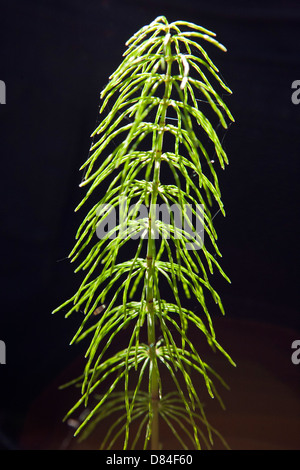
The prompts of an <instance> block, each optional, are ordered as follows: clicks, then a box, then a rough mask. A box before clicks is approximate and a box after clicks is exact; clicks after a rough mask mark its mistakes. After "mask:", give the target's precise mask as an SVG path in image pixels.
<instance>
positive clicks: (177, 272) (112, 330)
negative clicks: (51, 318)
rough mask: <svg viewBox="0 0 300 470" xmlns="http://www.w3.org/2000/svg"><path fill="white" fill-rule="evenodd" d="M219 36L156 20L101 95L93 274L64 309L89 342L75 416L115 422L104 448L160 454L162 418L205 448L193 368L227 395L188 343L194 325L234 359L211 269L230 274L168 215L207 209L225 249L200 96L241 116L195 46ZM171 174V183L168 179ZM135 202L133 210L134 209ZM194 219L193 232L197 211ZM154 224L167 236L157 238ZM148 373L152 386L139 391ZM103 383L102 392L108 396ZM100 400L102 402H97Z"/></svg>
mask: <svg viewBox="0 0 300 470" xmlns="http://www.w3.org/2000/svg"><path fill="white" fill-rule="evenodd" d="M180 28H183V29H184V31H181V29H180ZM214 36H215V35H214V33H212V32H210V31H208V30H206V29H204V28H202V27H200V26H197V25H194V24H191V23H188V22H185V21H177V22H174V23H171V24H169V23H168V22H167V20H166V18H164V17H159V18H157V19H156V20H155V21H153V22H152V23H151V24H150V25H148V26H145V27H144V28H142V29H141V30H140V31H138V32H137V33H136V34H135V35H134V36H133V37H132V38H131V39H130V40H129V41H128V42H127V46H128V49H127V50H126V52H125V53H124V56H125V58H124V60H123V62H122V63H121V65H120V66H119V67H118V69H117V70H116V71H115V72H114V73H113V74H112V76H111V77H110V81H109V83H108V84H107V85H106V87H105V88H104V90H103V91H102V93H101V98H102V99H103V105H102V108H101V111H100V112H101V113H102V112H103V111H104V110H105V109H108V111H107V113H106V116H105V117H104V118H103V120H102V122H101V123H100V125H99V127H98V128H97V129H96V130H95V132H94V133H93V136H94V138H95V137H98V140H97V141H96V143H93V145H92V147H91V151H92V153H91V154H90V156H89V158H88V160H87V161H86V163H85V164H84V165H83V167H82V168H84V169H85V175H84V179H83V182H82V184H81V186H86V185H89V189H88V191H87V194H86V196H85V197H84V199H83V200H82V202H81V203H80V204H79V207H81V206H82V205H83V204H84V203H85V202H86V201H87V199H88V198H89V197H90V196H91V195H92V193H93V196H94V195H95V190H96V189H98V187H99V185H104V183H107V186H106V188H105V191H106V192H105V195H104V196H102V197H101V198H100V200H98V202H97V203H96V204H95V205H94V207H92V209H90V211H89V212H88V214H87V216H86V217H85V219H84V221H83V223H82V224H81V226H80V228H79V230H78V233H77V243H76V245H75V247H74V249H73V251H72V252H71V254H70V258H71V260H72V261H75V259H77V258H78V257H79V255H82V254H83V252H84V250H85V249H86V248H88V247H89V246H91V248H90V249H89V251H88V252H87V254H86V256H85V258H84V259H83V261H81V262H80V264H79V266H78V268H77V270H76V271H78V270H81V269H82V270H85V271H86V272H87V274H86V276H85V278H84V280H83V282H82V283H81V285H80V287H79V289H78V291H77V293H76V294H75V295H74V296H73V297H72V298H71V299H69V300H68V301H67V302H65V303H64V304H63V305H62V306H61V307H59V309H60V308H62V307H63V306H65V305H67V304H71V307H70V309H69V311H68V312H67V314H66V316H68V315H70V314H71V313H72V312H73V311H79V310H80V311H84V314H85V317H84V319H83V321H82V324H81V326H80V327H79V329H78V331H77V333H76V334H75V336H74V338H73V340H72V342H73V343H74V342H78V341H81V340H83V339H84V338H86V337H91V340H90V345H89V347H88V350H87V353H86V358H87V362H86V366H85V369H84V372H83V374H82V376H81V377H79V378H78V379H76V380H74V381H73V382H72V383H77V384H81V394H82V396H81V398H80V400H79V401H78V402H77V403H76V405H75V406H74V407H73V408H72V410H70V412H69V414H68V415H67V416H69V415H70V414H71V413H73V412H74V411H75V410H77V409H78V407H80V405H85V406H86V405H87V404H89V408H90V412H89V414H88V415H87V416H86V418H85V420H84V421H83V422H82V424H81V425H80V426H79V428H78V429H77V431H76V433H75V434H78V433H79V432H80V431H83V435H85V434H87V433H89V432H90V431H91V430H92V429H93V428H94V427H95V425H96V424H97V423H98V422H100V421H101V420H102V419H105V418H109V419H110V420H112V419H113V424H112V425H111V427H110V429H109V430H108V432H107V435H106V438H105V440H104V442H103V443H102V446H103V447H106V448H110V447H112V446H113V445H114V442H115V440H116V439H117V438H118V437H119V436H121V435H122V436H123V438H124V448H125V449H127V448H129V447H131V448H134V447H135V446H136V444H137V442H136V440H137V437H138V435H139V434H141V435H142V436H144V438H143V439H144V444H143V445H144V448H147V446H148V444H149V440H150V439H151V448H152V449H158V448H159V421H160V420H163V421H165V422H166V423H167V424H168V426H169V427H170V429H171V431H172V432H173V434H174V435H175V436H176V438H177V439H178V441H179V442H180V444H181V445H182V447H183V448H188V446H189V445H193V446H195V447H196V448H201V447H202V444H201V441H203V443H204V445H206V446H207V447H209V446H210V445H211V443H212V434H213V433H214V432H216V431H214V429H213V428H212V427H211V426H210V424H209V423H208V421H207V419H206V416H205V413H204V409H203V404H202V403H201V402H200V400H199V397H198V394H197V390H196V388H195V386H194V384H193V382H192V378H191V370H194V371H196V372H197V373H199V374H200V375H201V376H202V377H203V379H204V383H205V385H206V388H207V391H208V393H209V395H210V396H212V397H214V396H216V397H217V398H218V399H220V398H219V395H218V393H217V391H216V388H215V385H214V382H213V380H212V377H213V376H214V377H217V378H220V377H219V376H218V375H217V374H216V373H215V372H214V371H213V370H212V369H211V367H210V366H209V365H208V364H207V363H205V361H204V360H203V359H202V358H201V357H200V356H199V354H198V352H197V349H196V347H195V345H194V344H193V343H192V341H191V340H190V339H189V336H188V326H189V325H191V326H193V327H195V328H196V329H197V330H198V331H199V333H200V332H201V333H202V334H203V335H204V336H205V338H206V340H207V342H208V344H209V345H210V346H211V348H212V349H214V350H215V349H217V350H220V351H221V352H222V353H223V354H224V355H225V356H226V357H227V358H228V359H229V361H230V362H231V363H233V361H232V360H231V358H230V357H229V355H228V354H227V353H226V352H225V351H224V350H223V348H222V347H221V346H220V345H219V343H218V342H217V340H216V337H215V332H214V328H213V324H212V320H211V316H210V314H209V311H208V307H207V303H206V300H205V299H206V297H205V294H206V292H209V293H210V294H211V296H212V298H213V300H214V301H215V303H216V304H217V305H218V306H219V308H220V310H221V312H223V307H222V303H221V299H220V297H219V295H218V294H217V292H216V291H215V290H214V289H213V287H212V286H211V284H210V280H209V276H210V274H212V273H213V268H216V269H217V270H218V271H219V272H220V273H221V274H222V275H223V276H224V277H225V278H226V279H227V280H228V278H227V276H226V275H225V274H224V272H223V271H222V269H221V267H220V265H219V264H218V262H217V261H216V259H215V256H213V255H212V253H211V252H210V251H209V249H208V248H207V247H206V245H204V244H202V245H201V244H200V243H199V242H198V246H197V247H196V248H195V249H194V250H190V249H188V243H189V242H190V238H191V236H190V232H187V231H185V230H182V231H181V236H177V237H176V236H175V224H174V218H173V217H172V210H171V204H174V203H176V204H177V205H178V206H179V207H180V208H181V210H182V217H183V218H184V219H186V218H187V214H186V212H185V207H186V205H187V204H189V206H191V205H192V207H196V206H197V205H199V204H201V207H203V221H204V230H205V234H206V238H207V239H208V241H209V243H210V245H211V246H212V249H213V250H214V253H217V254H219V255H220V252H219V249H218V247H217V244H216V239H217V235H216V232H215V229H214V227H213V222H212V215H211V212H210V209H209V207H210V206H212V203H213V201H216V203H217V204H218V207H219V210H221V211H222V213H223V214H224V209H223V204H222V202H221V195H220V190H219V185H218V178H217V174H216V171H215V169H214V165H213V162H212V161H211V157H210V156H209V155H208V151H207V150H206V148H207V145H212V149H213V152H215V154H216V158H217V159H218V160H219V163H220V165H221V167H222V168H224V166H225V164H226V163H227V156H226V153H225V151H224V149H223V148H222V145H221V143H220V140H219V138H218V136H217V133H216V131H215V130H214V128H213V125H212V123H211V121H210V120H209V119H208V117H206V116H205V115H204V112H203V111H202V110H201V109H200V107H199V103H200V102H201V101H205V103H206V105H207V104H208V105H209V106H208V108H209V110H210V112H211V114H212V116H213V115H214V116H216V118H217V120H218V122H220V123H221V124H222V126H223V127H224V128H227V124H226V117H227V118H229V119H230V120H233V118H232V116H231V114H230V112H229V110H228V108H227V106H226V105H225V103H224V102H223V100H222V98H221V97H220V95H219V94H218V93H217V92H216V91H215V89H214V88H213V85H212V84H211V83H210V81H209V80H208V78H207V76H206V73H207V72H208V73H209V74H210V75H211V76H212V80H215V82H216V84H217V85H220V86H221V87H222V88H223V89H224V90H225V91H227V92H228V93H231V92H230V90H229V89H228V87H227V86H226V85H225V84H224V82H223V81H222V80H221V79H220V77H219V75H218V69H217V68H216V66H215V65H214V64H213V63H212V61H211V60H210V58H209V57H208V55H207V53H206V52H205V50H204V49H203V47H202V45H200V44H199V43H197V42H196V41H195V38H196V39H200V40H203V41H206V42H210V43H212V44H214V45H216V46H217V47H219V48H221V49H223V50H224V49H225V48H224V47H223V46H222V45H220V44H219V43H218V42H217V41H216V40H215V39H214ZM193 51H195V52H193ZM197 94H198V96H199V97H200V98H198V99H197ZM108 103H109V108H108ZM196 130H197V133H196ZM198 131H199V132H198ZM201 132H202V134H201ZM198 134H199V135H198ZM118 139H119V140H118ZM204 142H205V144H204ZM100 157H101V158H102V160H101V161H100ZM205 171H206V173H205ZM167 172H169V176H170V178H173V184H166V183H162V179H163V176H164V175H165V174H167ZM207 173H208V174H207ZM121 200H122V201H124V200H125V201H126V204H127V206H126V211H127V214H128V216H127V217H128V220H127V227H126V228H125V229H124V227H123V226H122V221H120V223H119V224H118V225H116V226H114V227H113V228H112V229H110V231H108V232H107V234H106V236H104V237H103V238H101V239H96V241H95V240H94V236H95V231H96V227H97V226H99V224H103V223H105V218H106V217H107V211H103V210H102V211H101V210H100V209H101V208H103V207H105V206H106V207H107V206H109V207H111V208H116V207H118V206H119V205H120V201H121ZM158 201H161V202H163V203H164V204H166V205H167V207H168V209H169V212H170V223H169V224H166V223H165V222H164V221H158V220H156V214H155V210H154V209H155V206H156V204H157V203H158ZM142 205H146V207H147V208H148V209H149V210H148V214H149V215H148V217H147V218H146V219H144V220H143V219H141V218H137V214H138V212H139V208H140V207H141V206H142ZM129 206H130V207H131V208H132V207H133V210H131V212H130V211H129V212H128V209H129ZM123 209H124V207H123ZM194 212H195V211H194ZM194 215H195V213H194ZM189 225H190V226H193V227H194V223H193V222H192V218H190V219H189ZM145 227H146V236H145ZM142 229H143V230H142ZM141 231H143V232H144V234H143V236H140V237H139V241H137V242H136V248H135V252H134V256H133V258H131V259H128V256H127V258H126V260H125V261H120V260H119V256H120V255H121V252H122V248H123V247H125V250H126V243H128V242H129V239H131V238H133V235H137V234H141ZM155 231H158V233H159V237H155V236H154V233H155ZM166 233H168V234H169V236H168V237H166V236H164V235H165V234H166ZM135 238H136V239H137V238H138V237H137V236H136V237H135ZM130 243H133V242H132V241H131V242H130ZM127 246H128V245H127ZM127 251H128V248H127ZM162 279H165V281H166V283H167V284H168V285H169V287H170V288H171V292H172V299H171V300H164V299H163V297H162V295H161V293H162V288H161V281H162ZM182 294H186V296H187V297H190V296H191V295H192V296H193V297H195V298H196V299H197V300H198V302H199V303H200V305H201V307H202V310H203V313H204V318H203V319H201V318H199V317H198V316H197V315H196V314H195V313H194V312H193V311H191V310H189V309H188V308H186V307H184V306H183V305H182V302H181V299H182ZM104 303H105V307H103V306H102V305H103V304H104ZM100 306H102V307H101V308H99V307H100ZM59 309H57V310H59ZM95 312H96V313H97V314H98V315H97V316H96V317H95V315H93V314H95ZM99 312H100V313H99ZM92 319H94V320H92ZM125 328H127V329H126V335H127V336H126V337H127V338H128V345H127V347H126V348H125V349H122V350H119V351H118V352H117V353H115V354H114V355H111V356H109V354H108V353H109V350H110V346H111V344H112V343H114V344H116V343H115V342H114V340H116V341H118V340H119V334H121V333H122V332H123V331H124V329H125ZM167 373H169V374H170V377H171V378H172V380H173V382H174V385H175V389H176V391H173V392H171V393H164V376H165V375H166V374H167ZM146 378H147V379H146ZM134 380H135V383H134V385H133V388H131V389H130V387H131V385H132V384H131V382H132V381H134ZM145 380H147V386H146V390H144V391H142V388H143V384H144V382H145ZM121 384H123V385H122V387H123V388H122V389H121V390H122V391H120V385H121ZM105 387H106V388H105ZM99 389H100V390H101V392H103V390H104V392H103V393H101V394H99ZM92 397H93V400H96V401H93V400H92V401H91V398H92ZM220 401H221V400H220ZM91 403H94V405H91ZM135 420H138V423H139V424H138V432H137V434H136V435H135V437H134V436H132V435H131V434H132V433H130V429H131V426H130V425H131V423H132V422H133V421H135ZM203 425H204V429H206V430H207V432H208V437H206V436H205V433H204V432H203V430H202V427H203Z"/></svg>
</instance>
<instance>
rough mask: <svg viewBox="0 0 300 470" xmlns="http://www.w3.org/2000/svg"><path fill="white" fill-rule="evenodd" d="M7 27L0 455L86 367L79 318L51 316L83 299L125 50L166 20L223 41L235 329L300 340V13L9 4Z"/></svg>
mask: <svg viewBox="0 0 300 470" xmlns="http://www.w3.org/2000/svg"><path fill="white" fill-rule="evenodd" d="M0 15H1V27H0V79H1V80H3V81H5V83H6V89H7V103H6V105H2V106H1V107H0V155H1V157H0V158H1V169H0V171H1V185H0V186H1V199H0V200H1V243H0V246H1V268H2V274H1V314H0V339H1V340H3V341H5V343H6V348H7V364H6V365H2V366H1V367H0V399H1V401H0V430H1V434H0V446H2V447H3V448H18V436H19V433H20V430H21V429H22V423H23V419H24V416H26V412H27V410H28V407H29V405H30V404H31V403H32V402H33V401H34V399H35V398H36V397H37V396H38V395H39V393H40V392H41V390H42V389H43V387H45V386H46V385H47V383H49V381H50V380H52V378H53V377H55V376H56V375H57V374H58V373H59V372H60V371H61V370H63V369H64V367H65V366H66V365H68V364H69V363H70V362H71V361H72V360H73V358H74V356H76V355H77V354H78V349H76V348H75V350H73V349H72V348H70V347H69V346H68V342H69V341H70V339H71V337H72V335H73V332H74V328H75V325H76V318H74V319H72V318H71V319H70V320H68V321H67V320H64V318H63V316H62V315H59V314H57V315H55V316H51V311H52V310H53V308H55V307H56V306H57V305H59V304H60V303H61V302H62V301H63V300H65V299H66V298H68V296H69V295H70V294H73V292H74V289H75V288H76V286H77V279H76V276H75V275H73V268H72V266H70V265H69V263H68V261H67V260H66V256H67V255H68V253H69V251H70V249H71V248H72V246H73V241H74V235H75V230H76V228H77V227H78V224H79V222H80V218H81V215H82V214H81V213H79V214H78V213H77V214H74V212H73V211H74V208H75V206H76V205H77V203H78V202H79V201H80V200H81V197H82V190H80V189H79V187H78V185H79V183H80V180H81V174H80V172H79V171H78V169H79V167H80V165H81V164H82V163H83V162H84V161H85V159H86V157H87V155H88V150H89V146H90V137H89V136H90V134H91V132H92V131H93V129H94V127H95V122H96V119H97V112H98V105H99V93H100V91H101V90H102V88H103V87H104V86H105V84H106V82H107V80H108V76H109V75H110V74H111V73H112V72H113V71H114V70H115V68H116V67H117V66H118V65H119V63H120V60H121V54H122V53H123V51H124V49H125V42H126V40H127V39H128V38H129V37H130V36H131V35H132V34H133V33H134V32H136V31H137V30H138V29H139V28H140V27H142V26H143V25H145V24H147V23H149V22H151V21H152V20H153V19H154V18H155V17H156V16H158V15H165V16H166V17H167V19H168V20H169V21H174V20H177V19H185V20H188V21H193V22H195V23H197V24H200V25H202V26H204V27H206V28H208V29H211V30H212V31H214V32H216V33H217V38H218V39H219V41H220V42H222V43H223V44H225V45H226V47H227V49H228V52H227V53H226V54H224V53H222V52H219V51H217V50H214V49H213V48H212V49H210V55H211V57H212V59H213V60H214V62H215V63H216V64H217V65H218V67H219V69H220V71H221V73H222V76H223V77H224V79H225V81H226V83H227V84H228V85H229V86H230V88H231V89H232V90H233V95H232V96H230V97H225V98H226V102H227V104H228V106H229V108H230V110H231V111H232V113H233V115H234V117H235V119H236V123H235V124H233V125H232V126H231V127H230V129H229V131H228V132H227V133H226V135H225V140H224V146H225V149H226V151H227V154H228V155H229V159H230V165H229V167H227V169H226V171H225V172H224V173H223V172H220V186H221V190H222V194H223V201H224V204H225V208H226V213H227V216H226V218H225V219H224V218H223V217H222V216H221V215H218V216H217V217H216V218H215V226H216V230H217V232H218V233H219V238H220V240H219V246H220V249H221V252H222V254H223V260H222V267H223V268H224V270H225V271H226V273H227V274H228V275H229V276H230V278H231V280H232V285H231V286H228V285H226V283H225V282H224V283H223V282H222V283H221V284H220V286H219V293H220V295H221V298H222V300H223V303H224V305H225V309H226V313H227V316H228V317H229V318H230V319H235V318H236V319H238V320H239V321H240V320H249V319H250V320H251V321H256V322H258V323H259V322H261V323H262V324H263V323H270V324H274V325H277V326H280V327H281V326H282V327H288V328H291V329H293V330H295V332H297V331H299V289H298V282H299V276H298V269H299V249H298V239H299V210H298V202H299V199H298V185H299V176H300V175H299V150H300V104H299V105H298V106H297V105H294V104H293V103H292V101H291V95H292V89H291V84H292V82H293V81H294V80H299V79H300V7H299V1H296V0H295V1H281V2H280V1H278V0H277V1H247V2H244V4H243V6H242V2H240V1H233V0H229V1H226V2H223V1H217V0H210V1H209V2H205V1H202V0H184V2H183V1H181V0H180V1H179V0H157V1H156V0H150V1H146V0H139V1H129V0H119V1H118V0H103V1H101V0H97V1H96V0H86V1H80V0H62V1H50V0H49V1H45V0H41V1H28V0H27V1H16V0H10V1H7V2H4V1H1V2H0ZM298 336H300V335H298ZM294 339H297V337H295V338H294ZM237 341H238V338H237ZM289 348H290V345H287V351H286V355H287V356H290V354H291V353H290V349H289ZM294 367H297V366H294ZM298 367H300V366H298Z"/></svg>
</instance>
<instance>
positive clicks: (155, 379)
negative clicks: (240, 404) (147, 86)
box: [147, 37, 172, 450]
mask: <svg viewBox="0 0 300 470" xmlns="http://www.w3.org/2000/svg"><path fill="white" fill-rule="evenodd" d="M164 59H165V61H166V63H167V70H166V75H165V91H164V96H163V98H162V101H161V103H162V104H161V112H160V118H159V125H158V128H159V129H158V133H157V138H156V141H155V144H154V149H153V150H154V155H155V164H154V173H153V184H152V194H151V201H150V210H149V219H148V224H149V226H148V246H147V311H148V324H147V327H148V345H149V356H150V363H151V365H150V370H151V380H150V383H149V394H150V399H151V402H152V403H151V408H152V413H153V414H152V425H151V426H152V427H151V449H152V450H158V449H159V409H158V408H159V376H158V366H157V357H156V336H155V309H154V301H155V292H154V276H155V275H156V274H155V256H156V247H155V232H156V227H155V218H156V201H157V195H158V186H159V181H160V166H161V155H162V150H163V137H164V132H165V125H166V114H167V108H168V100H169V98H170V95H171V91H172V83H171V67H172V55H171V44H170V37H169V39H168V41H166V44H165V58H164ZM153 235H154V236H153Z"/></svg>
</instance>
